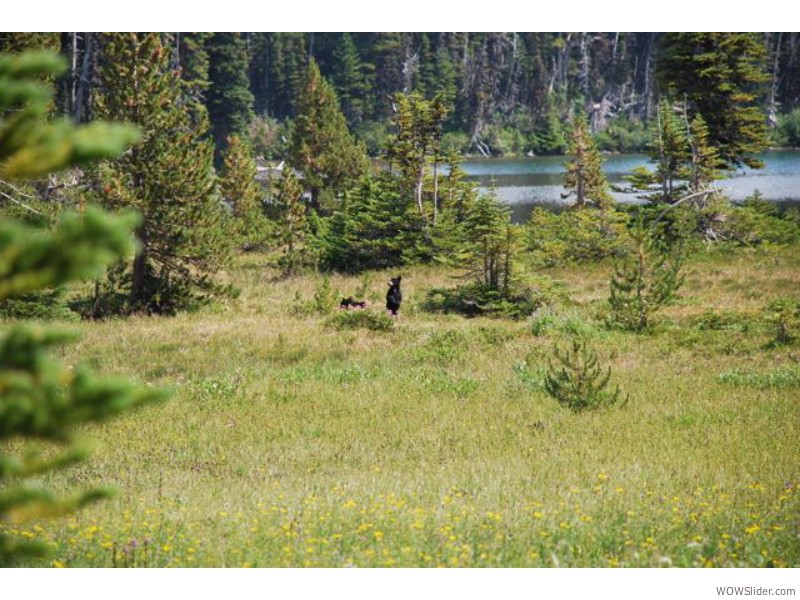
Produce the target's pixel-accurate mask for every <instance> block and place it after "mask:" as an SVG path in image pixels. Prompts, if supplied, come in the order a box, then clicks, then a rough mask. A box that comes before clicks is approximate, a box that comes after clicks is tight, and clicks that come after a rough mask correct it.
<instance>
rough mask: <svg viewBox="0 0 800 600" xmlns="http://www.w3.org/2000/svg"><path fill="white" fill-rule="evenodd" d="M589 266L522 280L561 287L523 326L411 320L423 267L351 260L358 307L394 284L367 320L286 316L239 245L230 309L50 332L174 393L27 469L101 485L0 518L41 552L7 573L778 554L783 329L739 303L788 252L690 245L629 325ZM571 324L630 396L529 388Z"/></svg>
mask: <svg viewBox="0 0 800 600" xmlns="http://www.w3.org/2000/svg"><path fill="white" fill-rule="evenodd" d="M610 270H611V264H610V263H600V264H596V265H580V266H574V267H562V268H554V269H549V270H545V271H544V274H547V275H549V276H550V277H552V278H553V279H555V280H556V281H558V282H560V283H561V284H562V285H563V288H564V290H565V292H566V294H565V297H566V296H567V295H568V296H569V300H568V301H567V300H566V299H565V300H563V301H562V302H560V303H559V304H558V305H556V306H555V307H553V308H552V309H549V310H545V311H543V312H542V314H540V315H538V316H537V317H535V318H533V319H528V320H524V321H511V320H498V319H485V318H475V319H465V318H463V317H460V316H456V315H445V314H431V313H427V312H424V311H423V310H422V307H421V305H422V303H423V300H424V298H425V293H426V291H427V290H429V289H431V288H434V287H443V286H449V285H454V283H455V282H454V280H453V279H452V272H450V271H447V270H445V269H440V268H434V267H412V268H408V269H402V270H398V271H397V272H394V271H393V272H391V273H389V272H381V273H373V274H372V281H371V283H370V286H369V289H370V294H371V295H372V298H373V300H374V301H375V306H374V307H373V308H370V309H368V310H375V311H380V310H381V306H382V298H383V294H384V291H385V286H386V280H388V278H389V276H391V275H395V274H398V273H400V274H402V275H403V292H404V297H405V300H404V304H403V307H402V309H401V313H400V314H401V316H400V318H399V320H398V321H397V322H396V323H395V324H394V326H393V328H392V329H391V330H390V331H371V330H367V329H339V328H335V327H332V326H331V325H330V322H329V317H327V316H325V315H319V314H297V311H296V310H295V308H296V306H297V305H298V298H301V299H303V301H308V300H310V299H311V298H312V297H313V295H314V290H315V286H316V285H317V284H318V281H319V279H318V278H317V277H315V276H312V275H309V276H303V277H298V278H293V279H288V280H279V279H276V277H275V272H274V271H272V270H270V269H269V268H268V267H267V266H266V263H265V259H264V258H263V257H260V256H256V255H251V256H246V257H241V258H240V260H239V261H238V262H237V264H236V266H235V268H232V269H231V270H230V272H229V273H228V276H229V278H230V280H231V282H233V283H235V284H237V285H238V286H239V287H240V288H241V289H242V293H241V295H240V297H239V298H238V299H236V300H232V301H230V302H229V303H228V304H227V305H224V306H219V305H218V306H212V307H208V308H206V309H204V310H202V311H200V312H198V313H194V314H187V315H181V316H178V317H174V318H160V317H150V318H148V317H135V318H129V319H120V320H109V321H105V322H98V323H88V322H87V323H77V324H76V323H70V324H65V325H64V326H65V327H67V328H71V329H77V330H78V331H80V332H81V334H82V338H81V340H80V341H79V342H78V343H77V344H74V345H70V346H68V347H66V348H65V349H64V354H63V356H62V357H61V358H62V360H63V361H65V362H66V363H68V364H74V363H76V362H79V361H82V362H86V363H88V364H90V365H92V366H93V367H95V368H96V369H97V370H99V371H101V372H105V373H115V374H121V375H124V376H126V377H130V378H134V379H136V380H138V381H141V382H147V383H148V384H152V385H157V386H170V387H172V388H173V389H174V391H175V393H174V395H173V397H172V398H171V399H170V400H169V401H168V402H166V403H164V404H161V405H157V406H150V407H147V408H146V409H142V410H140V411H139V412H135V413H132V414H127V415H125V416H123V417H121V418H118V419H116V420H113V421H111V422H108V423H107V424H104V425H102V426H96V427H91V428H87V430H86V434H87V435H88V436H89V437H91V438H92V439H94V440H95V441H96V445H97V448H96V453H95V455H94V456H93V458H92V459H91V460H90V461H88V462H86V463H83V464H81V465H78V466H76V467H72V468H70V469H66V470H63V471H60V472H58V473H56V474H54V475H52V476H48V477H47V478H46V479H43V480H42V482H43V483H44V484H46V485H47V486H48V487H52V488H54V489H56V490H57V491H58V492H60V493H69V492H70V491H74V490H76V489H80V488H83V487H89V486H93V485H98V484H108V485H111V486H114V487H116V488H117V489H118V491H119V493H118V495H117V496H116V497H115V498H114V499H112V500H110V501H105V502H102V503H99V504H96V505H93V506H92V507H90V508H88V509H86V510H82V511H80V512H79V513H77V514H75V515H72V516H68V517H64V518H61V519H55V520H48V521H42V522H34V523H26V524H24V525H14V524H5V525H0V527H5V528H6V529H7V530H12V531H14V532H15V533H16V534H18V535H20V536H23V537H36V538H40V539H45V540H48V541H51V542H53V543H54V544H55V545H56V548H55V551H54V553H53V554H52V555H51V556H50V557H49V558H47V559H41V560H33V561H29V562H28V563H27V565H26V566H68V567H110V566H139V567H142V566H147V567H165V566H177V567H186V566H198V567H200V566H203V567H223V566H224V567H240V566H251V567H280V566H326V567H327V566H330V567H341V566H359V567H389V566H432V567H434V566H447V567H455V566H469V567H479V566H486V567H496V566H502V567H544V566H547V567H551V566H591V567H609V566H620V567H657V566H684V567H689V566H697V567H718V566H719V567H734V566H751V567H758V566H782V567H785V566H788V567H798V566H800V435H798V432H799V431H800V344H797V343H795V344H793V345H792V344H790V345H780V346H779V345H774V344H770V342H771V340H772V338H773V335H772V332H771V329H770V327H769V325H768V324H767V323H765V322H764V321H763V319H762V318H761V314H762V308H763V307H764V306H765V305H766V304H767V303H768V302H769V301H770V300H772V299H774V298H777V297H779V296H782V295H786V294H795V295H796V294H797V293H798V291H799V290H800V252H799V251H798V248H797V247H794V248H783V249H759V250H750V249H748V250H745V249H742V250H736V251H734V250H730V249H728V250H725V251H724V252H723V251H720V250H713V249H712V250H707V251H704V252H702V253H700V254H699V255H696V256H694V257H693V258H692V259H691V260H690V262H689V263H688V264H687V267H686V273H687V279H686V284H685V286H684V287H683V289H682V290H681V292H680V299H679V301H678V302H677V303H676V304H675V305H674V306H671V307H669V308H667V309H665V310H664V311H663V312H661V313H659V314H658V315H657V317H656V321H657V322H656V325H655V327H654V329H653V331H652V332H649V333H646V334H641V335H637V334H634V333H628V332H623V331H618V330H614V329H611V328H608V327H606V326H605V324H604V314H605V312H606V310H607V309H606V307H607V295H608V276H609V273H610ZM361 281H362V280H361V278H359V277H343V276H335V277H333V278H332V279H331V285H332V287H333V288H334V289H335V290H338V292H339V293H340V296H339V297H341V296H348V295H351V294H353V293H354V290H355V289H356V288H357V287H358V286H359V285H360V284H361ZM574 336H580V337H582V338H583V339H585V340H587V341H588V343H589V345H590V346H591V348H592V349H594V350H595V351H596V352H597V353H598V354H599V356H600V359H601V362H602V363H603V364H607V365H610V366H611V368H612V376H611V383H612V385H614V386H616V385H619V387H620V388H621V389H622V391H623V392H624V393H625V394H627V395H628V396H629V401H628V403H627V404H625V405H624V406H622V407H615V408H610V409H606V410H600V411H595V412H586V413H582V414H573V413H572V412H570V411H569V410H567V409H566V408H563V407H562V406H560V405H559V404H558V403H557V402H556V401H555V400H553V399H552V398H550V397H549V396H548V395H547V393H546V392H545V390H544V386H543V381H544V373H545V371H546V369H547V359H548V357H549V356H550V355H551V353H552V348H553V345H554V344H555V343H559V344H561V345H562V346H563V345H564V344H565V343H567V342H568V340H570V339H572V338H573V337H574Z"/></svg>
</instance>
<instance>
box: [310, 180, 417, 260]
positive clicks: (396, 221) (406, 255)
mask: <svg viewBox="0 0 800 600" xmlns="http://www.w3.org/2000/svg"><path fill="white" fill-rule="evenodd" d="M421 232H422V227H421V221H420V218H419V215H418V213H416V211H415V208H414V205H413V203H412V202H411V201H410V199H409V198H408V197H407V196H403V195H401V194H400V193H399V192H398V189H397V185H396V182H395V180H394V178H393V177H391V176H390V175H386V174H384V175H380V176H372V177H364V178H362V180H361V181H360V182H359V184H358V185H356V186H355V187H353V188H352V189H350V190H348V192H347V193H346V194H345V196H344V199H343V200H342V203H341V205H340V206H339V207H338V208H337V209H336V210H335V211H334V213H333V215H331V218H330V219H329V220H328V223H327V225H326V227H325V229H324V230H323V231H322V234H321V235H320V240H319V245H320V248H321V262H322V266H323V267H325V268H328V269H333V270H336V271H342V272H347V273H358V272H361V271H363V270H366V269H385V268H389V267H396V266H399V265H401V264H403V263H404V262H406V261H407V260H409V259H412V258H416V256H415V253H416V252H417V251H418V250H419V249H420V247H421V245H422V242H423V238H422V235H421Z"/></svg>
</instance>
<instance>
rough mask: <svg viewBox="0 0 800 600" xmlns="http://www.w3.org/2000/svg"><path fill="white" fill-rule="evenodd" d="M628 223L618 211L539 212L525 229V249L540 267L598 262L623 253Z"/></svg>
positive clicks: (622, 213) (541, 209)
mask: <svg viewBox="0 0 800 600" xmlns="http://www.w3.org/2000/svg"><path fill="white" fill-rule="evenodd" d="M627 221H628V215H627V214H626V213H624V212H622V211H616V210H609V211H600V210H596V209H593V208H583V209H571V210H565V211H562V212H560V213H556V212H552V211H548V210H545V209H543V208H536V209H534V210H533V212H532V213H531V217H530V219H529V221H528V223H527V224H526V225H525V235H524V238H525V246H526V249H527V250H528V252H529V256H530V257H531V259H532V261H533V263H534V264H538V265H544V266H553V265H557V264H562V263H569V262H581V261H592V260H599V259H602V258H606V257H608V256H615V255H617V254H618V253H619V252H620V250H621V248H622V245H623V243H624V239H625V238H624V234H625V226H626V223H627Z"/></svg>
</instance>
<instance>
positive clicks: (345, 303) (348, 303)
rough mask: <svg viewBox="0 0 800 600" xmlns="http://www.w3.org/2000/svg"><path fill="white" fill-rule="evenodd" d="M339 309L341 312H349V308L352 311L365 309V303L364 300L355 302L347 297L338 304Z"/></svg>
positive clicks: (350, 297)
mask: <svg viewBox="0 0 800 600" xmlns="http://www.w3.org/2000/svg"><path fill="white" fill-rule="evenodd" d="M339 308H340V309H341V310H350V309H351V308H352V309H354V310H358V309H362V308H367V301H366V300H356V299H355V298H353V297H352V296H348V297H347V298H344V299H343V300H342V301H341V302H340V303H339Z"/></svg>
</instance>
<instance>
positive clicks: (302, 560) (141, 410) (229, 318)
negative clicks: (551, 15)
mask: <svg viewBox="0 0 800 600" xmlns="http://www.w3.org/2000/svg"><path fill="white" fill-rule="evenodd" d="M799 431H800V33H787V32H773V33H746V32H744V33H741V32H739V33H722V32H693V33H680V32H670V33H646V32H645V33H623V32H617V33H586V32H584V33H193V32H180V33H97V32H83V33H74V32H68V33H58V32H56V33H0V567H6V566H13V567H156V568H161V567H262V568H263V567H266V568H272V567H381V568H388V567H559V566H562V567H787V568H790V569H791V568H798V567H800V461H798V457H800V435H798V432H799Z"/></svg>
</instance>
